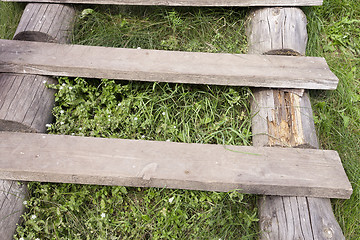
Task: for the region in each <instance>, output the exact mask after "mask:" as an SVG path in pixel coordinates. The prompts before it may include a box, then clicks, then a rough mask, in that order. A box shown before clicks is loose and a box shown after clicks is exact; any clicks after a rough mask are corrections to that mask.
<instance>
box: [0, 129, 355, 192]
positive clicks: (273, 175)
mask: <svg viewBox="0 0 360 240" xmlns="http://www.w3.org/2000/svg"><path fill="white" fill-rule="evenodd" d="M0 152H1V155H2V157H1V159H0V178H4V179H10V180H23V181H43V182H65V183H80V184H99V185H124V186H135V187H161V188H163V187H167V188H180V189H193V190H206V191H231V190H235V189H242V191H243V192H246V193H254V194H269V195H289V196H294V195H295V196H320V197H336V198H348V197H350V195H351V192H352V189H351V185H350V183H349V181H348V179H347V177H346V174H345V172H344V170H343V168H342V165H341V161H340V158H339V156H338V154H337V153H336V152H335V151H322V150H313V149H286V148H275V149H274V148H256V147H244V146H222V145H206V144H186V143H171V142H153V141H141V140H122V139H102V138H88V137H74V136H60V135H44V134H31V133H11V132H2V133H0Z"/></svg>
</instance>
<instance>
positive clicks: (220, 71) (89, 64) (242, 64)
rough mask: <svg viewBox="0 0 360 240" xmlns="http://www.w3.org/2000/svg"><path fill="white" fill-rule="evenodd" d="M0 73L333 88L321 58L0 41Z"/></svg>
mask: <svg viewBox="0 0 360 240" xmlns="http://www.w3.org/2000/svg"><path fill="white" fill-rule="evenodd" d="M0 72H11V73H26V74H38V75H50V76H68V77H88V78H108V79H119V80H121V79H124V80H139V81H155V82H173V83H190V84H214V85H228V86H250V87H271V88H304V89H336V87H337V84H338V81H339V80H338V78H337V77H336V76H335V75H334V74H333V73H332V72H331V71H330V69H329V67H328V65H327V63H326V61H325V59H324V58H317V57H294V56H270V55H255V54H254V55H251V54H227V53H198V52H176V51H160V50H143V49H127V48H109V47H94V46H81V45H65V44H56V43H42V42H26V41H14V40H0Z"/></svg>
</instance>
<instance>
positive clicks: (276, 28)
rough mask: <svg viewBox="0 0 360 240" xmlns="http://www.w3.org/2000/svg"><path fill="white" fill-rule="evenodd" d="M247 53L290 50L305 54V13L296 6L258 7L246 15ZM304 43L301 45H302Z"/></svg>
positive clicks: (285, 51) (284, 51)
mask: <svg viewBox="0 0 360 240" xmlns="http://www.w3.org/2000/svg"><path fill="white" fill-rule="evenodd" d="M249 19H250V21H249V27H248V28H247V31H248V32H247V35H248V43H249V53H250V54H266V53H268V52H270V51H278V52H279V53H283V54H286V53H287V52H288V50H293V51H295V52H298V53H299V54H301V55H304V54H305V50H306V42H307V30H306V24H307V20H306V16H305V14H304V13H303V12H302V11H301V9H299V8H262V9H260V10H255V11H252V12H251V13H250V14H249ZM304 43H305V44H304Z"/></svg>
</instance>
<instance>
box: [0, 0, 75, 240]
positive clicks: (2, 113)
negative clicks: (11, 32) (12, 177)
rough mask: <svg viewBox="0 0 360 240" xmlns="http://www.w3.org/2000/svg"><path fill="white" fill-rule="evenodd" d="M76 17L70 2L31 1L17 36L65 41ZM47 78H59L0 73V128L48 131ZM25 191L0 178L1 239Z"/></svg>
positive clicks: (9, 235) (6, 237) (6, 239)
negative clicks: (68, 3) (47, 2)
mask: <svg viewBox="0 0 360 240" xmlns="http://www.w3.org/2000/svg"><path fill="white" fill-rule="evenodd" d="M41 9H42V10H41ZM40 10H41V11H40ZM74 17H75V10H74V9H73V8H72V7H69V6H63V5H57V4H28V5H27V6H26V8H25V11H24V13H23V16H22V18H21V20H20V23H19V26H18V28H17V31H16V34H15V36H14V38H15V39H21V40H32V41H55V42H60V43H65V42H66V41H67V38H68V36H69V32H70V30H71V25H69V24H70V23H71V22H72V20H73V19H74ZM52 20H53V21H52ZM55 21H62V24H57V23H56V22H55ZM45 81H46V82H47V83H55V82H56V81H55V80H54V79H53V78H50V77H45V76H36V75H23V74H8V73H0V131H22V132H45V131H46V127H45V124H46V123H49V122H51V121H52V107H53V105H54V91H53V90H51V89H48V88H46V87H45V84H44V82H45ZM0 155H1V153H0ZM1 156H2V155H1ZM26 195H27V186H26V184H25V183H21V184H19V183H18V182H16V181H9V180H0V236H1V237H0V238H1V240H10V239H13V235H14V233H15V229H16V224H17V223H18V222H19V219H20V217H21V215H22V213H23V212H24V205H23V201H24V200H25V197H26Z"/></svg>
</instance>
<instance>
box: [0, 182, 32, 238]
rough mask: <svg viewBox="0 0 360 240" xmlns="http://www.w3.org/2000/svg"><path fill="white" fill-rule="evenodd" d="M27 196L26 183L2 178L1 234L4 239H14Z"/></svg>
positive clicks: (0, 184)
mask: <svg viewBox="0 0 360 240" xmlns="http://www.w3.org/2000/svg"><path fill="white" fill-rule="evenodd" d="M26 196H27V187H26V185H25V184H23V183H18V182H17V181H7V180H0V234H1V235H0V236H1V239H2V240H11V239H13V236H14V233H15V229H16V225H17V224H18V223H19V221H20V220H19V219H20V216H21V215H22V213H23V212H24V210H25V206H24V204H23V201H24V199H25V198H26Z"/></svg>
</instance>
